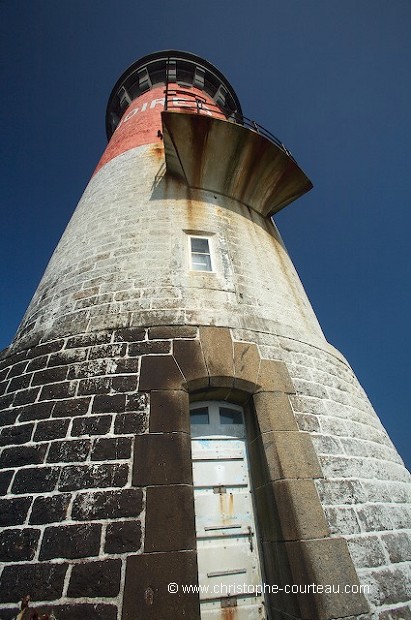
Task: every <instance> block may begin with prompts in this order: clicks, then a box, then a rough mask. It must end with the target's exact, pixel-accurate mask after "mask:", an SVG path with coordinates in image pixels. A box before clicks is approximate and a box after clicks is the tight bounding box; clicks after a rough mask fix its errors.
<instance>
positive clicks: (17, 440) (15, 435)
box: [0, 424, 34, 446]
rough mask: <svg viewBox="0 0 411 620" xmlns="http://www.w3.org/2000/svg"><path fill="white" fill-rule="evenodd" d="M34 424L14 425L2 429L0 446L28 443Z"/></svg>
mask: <svg viewBox="0 0 411 620" xmlns="http://www.w3.org/2000/svg"><path fill="white" fill-rule="evenodd" d="M33 428H34V424H16V425H15V426H11V427H4V428H2V429H1V432H0V446H11V445H13V444H14V445H16V444H23V443H27V442H28V441H30V439H31V436H32V433H33Z"/></svg>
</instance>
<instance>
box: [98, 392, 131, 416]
mask: <svg viewBox="0 0 411 620" xmlns="http://www.w3.org/2000/svg"><path fill="white" fill-rule="evenodd" d="M125 408H126V395H125V394H114V395H108V394H107V395H101V394H98V395H97V396H95V398H94V402H93V408H92V413H120V412H121V411H124V410H125Z"/></svg>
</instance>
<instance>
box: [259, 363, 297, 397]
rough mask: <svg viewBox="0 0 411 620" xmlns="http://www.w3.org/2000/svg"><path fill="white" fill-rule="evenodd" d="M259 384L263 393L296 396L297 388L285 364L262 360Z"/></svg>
mask: <svg viewBox="0 0 411 620" xmlns="http://www.w3.org/2000/svg"><path fill="white" fill-rule="evenodd" d="M257 383H258V385H259V386H261V390H262V391H263V392H285V393H286V394H295V387H294V385H293V382H292V381H291V377H290V375H289V373H288V370H287V366H286V365H285V364H284V362H279V361H275V360H261V361H260V367H259V371H258V377H257Z"/></svg>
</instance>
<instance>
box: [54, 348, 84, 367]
mask: <svg viewBox="0 0 411 620" xmlns="http://www.w3.org/2000/svg"><path fill="white" fill-rule="evenodd" d="M87 353H88V351H87V349H69V350H64V351H60V352H59V353H52V354H51V355H50V358H49V361H48V364H47V366H49V368H50V367H54V366H67V365H68V364H74V363H76V362H83V361H84V360H85V359H86V358H87Z"/></svg>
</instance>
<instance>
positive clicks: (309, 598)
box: [285, 538, 369, 620]
mask: <svg viewBox="0 0 411 620" xmlns="http://www.w3.org/2000/svg"><path fill="white" fill-rule="evenodd" d="M285 544H286V548H287V552H288V559H289V562H290V568H291V572H292V575H293V578H294V583H296V584H298V585H301V587H302V588H304V586H305V585H306V586H307V585H309V584H313V583H314V584H328V585H331V586H334V592H333V590H332V589H331V591H330V592H329V593H327V592H321V593H313V592H311V593H310V595H307V594H299V595H298V600H299V604H300V608H301V612H302V614H303V618H312V617H315V618H318V620H326V619H329V618H343V617H344V616H350V615H352V616H356V615H358V614H361V613H367V612H368V611H369V607H368V603H367V601H366V599H365V597H364V595H363V594H360V593H358V594H354V592H353V590H352V586H356V587H357V588H358V590H359V585H360V584H359V581H358V577H357V573H356V571H355V568H354V565H353V563H352V560H351V556H350V554H349V551H348V547H347V543H346V541H345V540H343V539H341V538H323V539H319V540H306V541H301V542H288V543H285ZM336 558H338V562H336ZM346 586H348V587H349V592H346V591H345V587H346Z"/></svg>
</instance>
